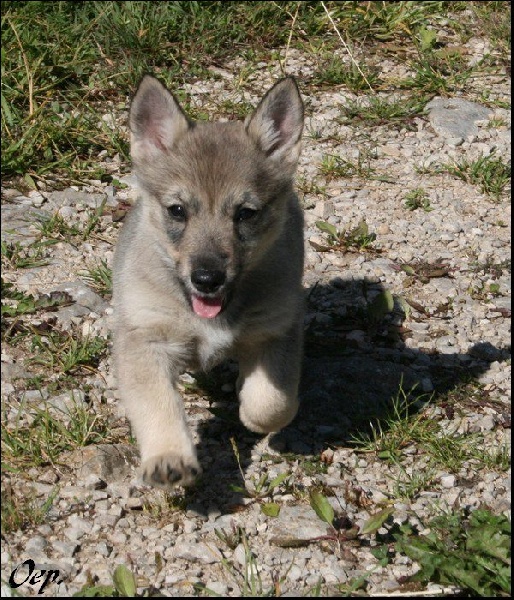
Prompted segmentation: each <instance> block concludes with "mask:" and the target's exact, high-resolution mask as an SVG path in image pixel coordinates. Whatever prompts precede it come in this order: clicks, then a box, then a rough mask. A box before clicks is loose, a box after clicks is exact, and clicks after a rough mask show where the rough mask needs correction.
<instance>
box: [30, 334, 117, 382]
mask: <svg viewBox="0 0 514 600" xmlns="http://www.w3.org/2000/svg"><path fill="white" fill-rule="evenodd" d="M31 347H32V353H33V356H32V357H31V358H30V359H29V363H31V364H34V365H41V366H42V367H44V368H45V369H50V370H52V371H57V372H58V373H59V374H63V375H66V374H75V373H77V372H79V371H80V370H82V369H85V370H89V371H91V370H94V368H95V367H96V366H97V365H98V363H99V362H100V359H101V358H102V357H103V356H104V355H105V352H106V350H107V340H106V339H105V338H102V337H98V336H83V335H82V334H81V333H80V332H77V331H76V332H73V333H72V334H69V333H65V332H60V331H58V330H54V331H50V332H48V333H47V334H46V335H44V336H42V335H38V334H36V335H34V336H33V337H32V343H31Z"/></svg>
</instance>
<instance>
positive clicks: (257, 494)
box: [230, 438, 289, 516]
mask: <svg viewBox="0 0 514 600" xmlns="http://www.w3.org/2000/svg"><path fill="white" fill-rule="evenodd" d="M230 443H231V444H232V450H233V452H234V455H235V457H236V460H237V465H238V467H239V472H240V474H241V478H242V480H243V482H244V483H245V486H244V487H241V486H234V485H233V486H231V487H232V489H233V490H234V491H236V492H241V493H243V494H245V495H247V496H248V497H250V498H256V499H262V498H267V497H269V496H272V495H273V493H274V490H275V488H277V487H278V486H279V485H281V484H282V483H284V482H287V479H288V478H289V473H280V474H279V475H277V476H276V477H274V478H273V479H270V477H269V475H268V473H263V474H262V475H261V476H260V477H259V478H256V477H255V476H253V475H252V476H251V478H250V480H251V484H252V487H251V488H249V487H248V485H247V483H246V479H245V476H244V472H243V469H242V467H241V461H240V456H239V450H238V448H237V444H236V441H235V440H234V438H230ZM265 512H266V511H265ZM275 516H276V515H275Z"/></svg>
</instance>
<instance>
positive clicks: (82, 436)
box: [1, 398, 109, 469]
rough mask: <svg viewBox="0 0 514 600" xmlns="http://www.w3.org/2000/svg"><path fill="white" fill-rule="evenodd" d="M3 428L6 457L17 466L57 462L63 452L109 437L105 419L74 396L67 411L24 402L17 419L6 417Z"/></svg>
mask: <svg viewBox="0 0 514 600" xmlns="http://www.w3.org/2000/svg"><path fill="white" fill-rule="evenodd" d="M27 413H28V414H30V419H26V418H25V417H26V414H27ZM1 427H2V457H3V458H2V460H3V461H5V463H6V464H9V465H10V467H11V468H14V469H18V468H20V469H21V468H30V467H39V466H44V465H48V464H52V465H53V464H56V463H58V462H59V457H60V455H61V454H62V453H63V452H66V451H69V450H75V449H76V448H77V447H82V446H87V445H89V444H95V443H101V442H103V441H105V440H106V439H108V438H109V429H108V426H107V423H106V421H105V419H104V418H103V417H100V416H99V415H97V414H94V413H93V411H91V410H90V409H89V408H88V407H87V406H84V405H82V404H81V403H80V402H79V401H75V400H73V398H72V402H71V404H70V406H69V407H68V409H67V410H65V411H61V410H57V409H55V408H52V407H50V406H48V405H45V406H43V408H39V407H37V406H36V407H29V406H27V405H26V403H25V402H24V401H22V402H21V404H20V407H19V413H18V416H17V419H16V422H15V423H14V424H13V423H12V421H9V422H8V420H7V418H2V424H1Z"/></svg>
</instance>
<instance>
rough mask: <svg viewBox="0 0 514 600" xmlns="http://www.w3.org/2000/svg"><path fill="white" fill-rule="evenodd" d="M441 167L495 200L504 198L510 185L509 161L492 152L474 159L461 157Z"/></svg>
mask: <svg viewBox="0 0 514 600" xmlns="http://www.w3.org/2000/svg"><path fill="white" fill-rule="evenodd" d="M441 169H442V170H443V171H446V172H447V173H450V175H453V176H454V177H458V178H459V179H462V180H463V181H466V182H467V183H471V184H472V185H476V186H478V187H479V188H480V191H481V192H482V193H484V194H485V195H486V196H489V197H491V198H492V199H493V200H496V201H499V200H501V199H503V198H505V196H506V194H507V190H508V189H509V187H510V177H511V162H510V161H507V162H505V161H504V160H502V159H501V158H499V157H497V156H495V155H494V153H491V154H489V155H487V156H481V157H480V158H478V159H476V160H474V161H470V160H467V159H463V160H461V161H458V162H455V163H452V164H446V165H443V166H442V167H441Z"/></svg>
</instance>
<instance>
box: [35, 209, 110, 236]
mask: <svg viewBox="0 0 514 600" xmlns="http://www.w3.org/2000/svg"><path fill="white" fill-rule="evenodd" d="M105 202H106V201H105V200H104V201H103V202H102V203H101V205H100V206H99V207H97V208H96V209H95V210H94V211H90V213H89V215H88V217H87V220H86V222H85V223H84V224H79V223H70V222H69V221H68V220H67V219H65V218H64V217H63V216H62V215H60V214H59V213H58V212H56V213H55V214H54V215H52V216H51V217H47V218H44V219H40V220H39V222H38V223H37V224H36V227H37V229H38V230H39V236H40V240H43V239H47V240H53V241H55V242H60V241H66V242H68V243H72V242H73V240H77V241H81V242H83V241H85V240H87V239H88V238H89V236H90V234H91V233H92V232H93V231H94V230H95V229H96V227H97V226H98V224H99V222H100V218H101V216H102V214H103V209H104V206H105Z"/></svg>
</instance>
